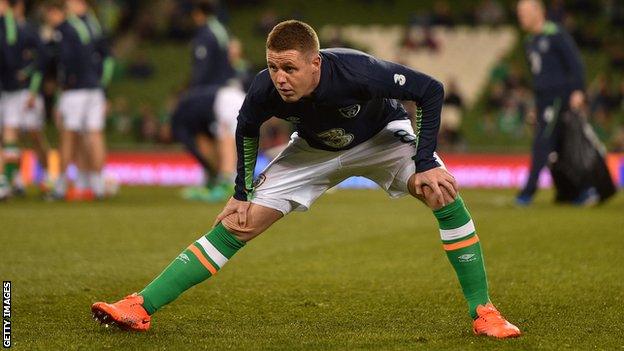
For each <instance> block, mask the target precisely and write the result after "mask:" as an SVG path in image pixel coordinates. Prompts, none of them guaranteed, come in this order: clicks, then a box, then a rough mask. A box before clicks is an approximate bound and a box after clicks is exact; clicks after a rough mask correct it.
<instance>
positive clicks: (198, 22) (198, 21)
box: [191, 9, 206, 27]
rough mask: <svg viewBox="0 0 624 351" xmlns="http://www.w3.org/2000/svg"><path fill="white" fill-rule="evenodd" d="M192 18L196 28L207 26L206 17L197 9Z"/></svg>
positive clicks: (192, 12) (192, 13)
mask: <svg viewBox="0 0 624 351" xmlns="http://www.w3.org/2000/svg"><path fill="white" fill-rule="evenodd" d="M191 18H192V19H193V23H194V24H195V26H196V27H201V26H203V25H204V24H206V15H204V13H203V12H201V11H199V10H197V9H194V10H193V11H191Z"/></svg>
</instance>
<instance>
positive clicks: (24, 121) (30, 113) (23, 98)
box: [0, 89, 43, 130]
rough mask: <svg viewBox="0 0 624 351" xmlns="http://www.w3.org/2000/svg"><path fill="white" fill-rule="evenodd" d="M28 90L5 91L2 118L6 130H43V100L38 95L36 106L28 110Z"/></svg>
mask: <svg viewBox="0 0 624 351" xmlns="http://www.w3.org/2000/svg"><path fill="white" fill-rule="evenodd" d="M29 97H30V91H29V90H28V89H22V90H17V91H3V92H2V96H1V97H0V117H1V118H2V126H3V127H4V128H15V129H21V130H41V128H42V127H43V98H42V97H41V96H40V95H37V97H36V99H35V106H34V107H33V108H30V109H29V108H27V107H26V103H27V101H28V98H29Z"/></svg>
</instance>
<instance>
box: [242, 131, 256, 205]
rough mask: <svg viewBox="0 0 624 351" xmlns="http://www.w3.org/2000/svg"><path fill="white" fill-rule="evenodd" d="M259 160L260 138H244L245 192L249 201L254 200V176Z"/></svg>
mask: <svg viewBox="0 0 624 351" xmlns="http://www.w3.org/2000/svg"><path fill="white" fill-rule="evenodd" d="M257 158H258V138H248V137H243V161H244V165H245V190H246V191H248V193H247V200H251V199H252V198H253V180H254V179H253V176H254V170H255V168H256V160H257Z"/></svg>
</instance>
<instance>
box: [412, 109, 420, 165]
mask: <svg viewBox="0 0 624 351" xmlns="http://www.w3.org/2000/svg"><path fill="white" fill-rule="evenodd" d="M422 117H423V110H422V107H420V106H416V114H415V116H414V127H415V128H414V135H416V140H415V141H414V149H415V150H416V152H418V142H419V141H420V128H421V126H422ZM417 156H418V154H415V155H414V156H412V160H414V162H417V161H418V160H417V159H416V158H417Z"/></svg>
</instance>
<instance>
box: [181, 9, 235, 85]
mask: <svg viewBox="0 0 624 351" xmlns="http://www.w3.org/2000/svg"><path fill="white" fill-rule="evenodd" d="M228 45H229V36H228V33H227V31H226V29H225V28H224V27H223V25H222V24H221V22H219V21H218V20H217V19H216V18H215V17H211V18H209V20H208V21H207V23H206V25H204V26H202V27H200V28H199V29H198V30H197V33H196V34H195V37H194V38H193V41H192V46H193V60H192V61H193V62H192V67H191V82H190V86H191V87H198V86H205V85H220V84H224V83H225V82H227V81H228V80H229V79H231V78H234V76H235V75H236V73H235V71H234V68H232V65H231V64H230V59H229V53H228V51H229V50H228Z"/></svg>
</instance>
